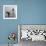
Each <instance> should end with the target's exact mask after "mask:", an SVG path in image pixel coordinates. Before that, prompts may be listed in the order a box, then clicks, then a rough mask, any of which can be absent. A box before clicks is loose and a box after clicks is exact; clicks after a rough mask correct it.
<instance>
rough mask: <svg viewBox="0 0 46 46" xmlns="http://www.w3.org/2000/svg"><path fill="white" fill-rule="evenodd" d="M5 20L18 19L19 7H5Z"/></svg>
mask: <svg viewBox="0 0 46 46" xmlns="http://www.w3.org/2000/svg"><path fill="white" fill-rule="evenodd" d="M3 19H17V5H3Z"/></svg>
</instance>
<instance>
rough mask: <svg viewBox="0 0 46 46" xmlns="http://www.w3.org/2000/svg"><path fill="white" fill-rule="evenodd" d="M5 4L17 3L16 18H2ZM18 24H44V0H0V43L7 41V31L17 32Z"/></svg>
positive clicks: (45, 18)
mask: <svg viewBox="0 0 46 46" xmlns="http://www.w3.org/2000/svg"><path fill="white" fill-rule="evenodd" d="M5 4H17V6H18V8H17V11H18V12H17V16H18V18H17V20H3V6H2V5H5ZM18 24H46V0H0V44H1V43H8V39H7V36H8V34H9V32H16V34H17V32H18V30H17V29H18V28H17V25H18ZM16 43H17V39H16Z"/></svg>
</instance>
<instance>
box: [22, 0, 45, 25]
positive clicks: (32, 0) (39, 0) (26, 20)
mask: <svg viewBox="0 0 46 46" xmlns="http://www.w3.org/2000/svg"><path fill="white" fill-rule="evenodd" d="M22 3H23V6H22V15H21V24H46V0H23V2H22Z"/></svg>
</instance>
